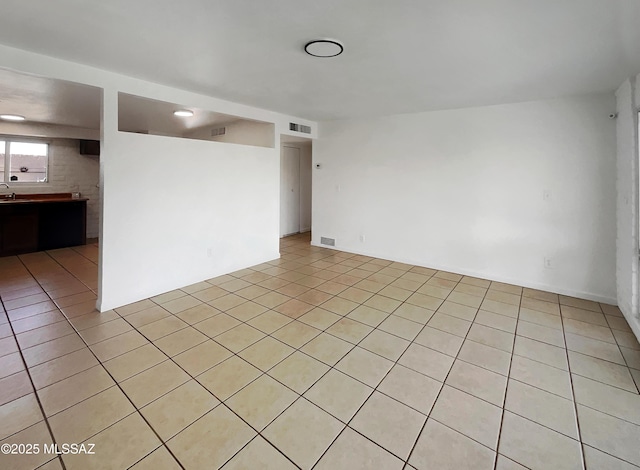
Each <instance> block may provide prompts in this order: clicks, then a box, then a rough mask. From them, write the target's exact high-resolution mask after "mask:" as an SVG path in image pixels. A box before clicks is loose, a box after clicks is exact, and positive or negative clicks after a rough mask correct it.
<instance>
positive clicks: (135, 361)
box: [104, 344, 167, 382]
mask: <svg viewBox="0 0 640 470" xmlns="http://www.w3.org/2000/svg"><path fill="white" fill-rule="evenodd" d="M166 359H167V356H166V355H165V354H163V353H162V351H160V350H159V349H158V348H156V347H155V346H154V345H153V344H147V345H145V346H142V347H140V348H138V349H133V350H131V351H129V352H127V353H125V354H122V355H120V356H118V357H115V358H113V359H111V360H109V361H107V362H105V363H104V367H105V368H106V369H107V370H108V371H109V373H110V374H111V375H112V376H113V378H114V379H116V381H118V382H122V381H123V380H126V379H128V378H129V377H132V376H134V375H136V374H138V373H140V372H142V371H143V370H146V369H148V368H149V367H153V366H155V365H156V364H160V363H161V362H162V361H164V360H166Z"/></svg>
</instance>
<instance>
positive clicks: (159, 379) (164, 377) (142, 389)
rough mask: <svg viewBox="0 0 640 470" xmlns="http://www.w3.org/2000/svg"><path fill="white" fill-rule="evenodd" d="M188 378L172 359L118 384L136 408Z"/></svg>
mask: <svg viewBox="0 0 640 470" xmlns="http://www.w3.org/2000/svg"><path fill="white" fill-rule="evenodd" d="M188 380H189V375H187V373H186V372H184V371H183V370H182V369H180V367H178V366H177V365H175V364H174V363H173V362H172V361H165V362H161V363H160V364H158V365H157V366H153V367H151V368H150V369H147V370H145V371H144V372H141V373H139V374H138V375H134V376H133V377H131V378H129V379H127V380H125V381H124V382H122V383H121V384H120V386H121V387H122V390H124V392H125V393H126V394H127V396H128V397H129V399H130V400H131V401H132V402H133V403H134V404H135V405H136V407H138V408H142V407H143V406H145V405H147V404H149V403H151V402H152V401H153V400H155V399H156V398H159V397H161V396H162V395H164V394H165V393H168V392H170V391H171V390H173V389H174V388H176V387H178V386H179V385H181V384H183V383H185V382H186V381H188Z"/></svg>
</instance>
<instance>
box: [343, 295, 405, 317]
mask: <svg viewBox="0 0 640 470" xmlns="http://www.w3.org/2000/svg"><path fill="white" fill-rule="evenodd" d="M401 304H402V302H400V301H399V300H395V299H392V298H390V297H385V296H383V295H374V296H373V297H371V298H370V299H369V300H367V301H366V302H365V303H364V304H362V305H365V306H367V307H371V308H375V309H376V310H380V311H382V312H385V313H391V312H393V311H394V310H395V309H397V308H398V307H399V306H400V305H401ZM338 313H339V312H338Z"/></svg>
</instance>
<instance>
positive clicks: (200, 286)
mask: <svg viewBox="0 0 640 470" xmlns="http://www.w3.org/2000/svg"><path fill="white" fill-rule="evenodd" d="M209 287H211V284H209V283H208V282H205V281H202V282H196V283H195V284H191V285H188V286H186V287H183V288H181V289H180V290H181V291H182V292H185V293H187V294H194V293H195V292H201V291H203V290H205V289H208V288H209Z"/></svg>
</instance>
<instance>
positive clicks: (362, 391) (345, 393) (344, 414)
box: [304, 369, 373, 423]
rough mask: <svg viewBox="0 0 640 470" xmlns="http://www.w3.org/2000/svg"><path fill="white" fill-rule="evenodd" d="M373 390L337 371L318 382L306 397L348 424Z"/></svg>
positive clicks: (331, 371) (333, 370)
mask: <svg viewBox="0 0 640 470" xmlns="http://www.w3.org/2000/svg"><path fill="white" fill-rule="evenodd" d="M371 392H373V389H372V388H370V387H368V386H366V385H365V384H363V383H361V382H358V381H357V380H355V379H353V378H351V377H349V376H348V375H345V374H343V373H342V372H339V371H337V370H335V369H332V370H330V371H329V372H327V374H326V375H325V376H324V377H322V378H321V379H320V380H319V381H318V382H316V383H315V384H314V385H313V387H311V388H310V389H309V390H308V391H307V392H306V393H305V394H304V396H305V397H306V398H307V399H309V400H310V401H312V402H313V403H315V404H316V405H318V406H319V407H320V408H322V409H323V410H325V411H327V412H328V413H331V414H332V415H333V416H335V417H336V418H338V419H339V420H341V421H343V422H345V423H346V422H348V421H349V420H350V419H351V418H352V417H353V415H355V413H356V411H358V408H360V406H362V404H363V403H364V402H365V400H366V399H367V398H368V397H369V395H370V394H371Z"/></svg>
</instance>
